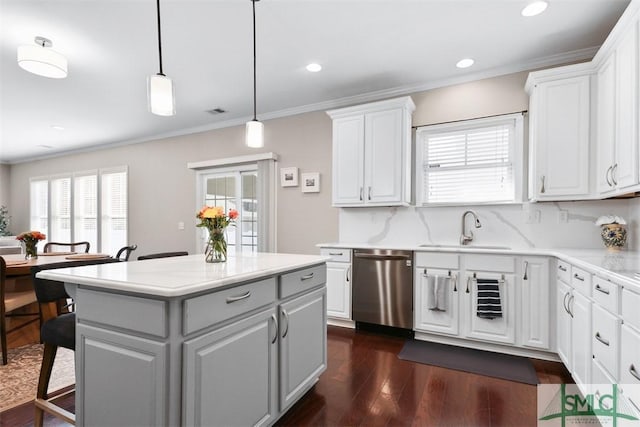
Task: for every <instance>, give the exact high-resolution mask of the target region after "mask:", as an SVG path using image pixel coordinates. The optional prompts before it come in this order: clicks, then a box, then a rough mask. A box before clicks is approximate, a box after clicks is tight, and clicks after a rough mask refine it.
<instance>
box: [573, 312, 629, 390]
mask: <svg viewBox="0 0 640 427" xmlns="http://www.w3.org/2000/svg"><path fill="white" fill-rule="evenodd" d="M619 324H620V320H619V319H618V318H617V317H616V316H614V315H613V314H611V313H609V312H608V311H606V310H605V309H603V308H602V307H600V306H598V305H595V304H594V305H593V323H592V326H593V327H592V329H591V332H592V334H593V335H592V337H593V338H592V348H593V356H594V357H595V358H596V359H598V361H599V362H600V363H601V364H602V366H603V367H604V368H605V369H606V370H607V371H608V372H609V374H611V376H612V377H613V379H614V380H615V379H617V378H618V351H619V350H620V345H619V338H618V336H619V335H618V334H619ZM575 326H576V327H580V325H575Z"/></svg>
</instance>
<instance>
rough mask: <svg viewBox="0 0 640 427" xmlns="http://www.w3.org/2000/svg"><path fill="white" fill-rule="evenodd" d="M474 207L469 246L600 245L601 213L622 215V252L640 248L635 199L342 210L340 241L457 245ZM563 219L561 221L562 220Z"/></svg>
mask: <svg viewBox="0 0 640 427" xmlns="http://www.w3.org/2000/svg"><path fill="white" fill-rule="evenodd" d="M466 210H473V211H474V212H475V213H476V214H477V215H478V218H479V219H480V222H481V224H482V227H481V228H477V229H476V228H473V221H472V218H469V217H467V229H468V230H469V229H471V230H472V231H473V233H474V235H475V238H474V240H473V242H472V244H476V245H500V246H508V247H511V248H551V249H552V248H581V249H599V248H604V245H603V243H602V240H601V238H600V228H599V227H597V226H596V225H595V224H594V223H595V221H596V219H597V218H598V217H599V216H601V215H618V216H622V217H623V218H624V219H625V220H626V221H627V223H628V226H627V231H628V239H627V245H626V249H627V250H635V251H638V250H640V249H639V247H640V238H638V232H639V220H638V219H639V218H640V199H627V200H598V201H581V202H543V203H525V204H518V205H482V206H455V207H428V208H423V207H413V206H412V207H395V208H389V207H381V208H341V209H340V214H339V222H340V225H339V233H340V237H339V239H340V243H367V244H374V245H420V244H441V245H456V244H458V243H459V239H460V234H461V231H462V229H461V227H462V214H463V213H464V212H465V211H466ZM565 218H566V222H565Z"/></svg>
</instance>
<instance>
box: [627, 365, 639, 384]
mask: <svg viewBox="0 0 640 427" xmlns="http://www.w3.org/2000/svg"><path fill="white" fill-rule="evenodd" d="M629 373H630V374H631V375H633V377H634V378H635V379H637V380H638V381H640V374H638V371H636V367H635V366H633V363H632V364H631V365H629Z"/></svg>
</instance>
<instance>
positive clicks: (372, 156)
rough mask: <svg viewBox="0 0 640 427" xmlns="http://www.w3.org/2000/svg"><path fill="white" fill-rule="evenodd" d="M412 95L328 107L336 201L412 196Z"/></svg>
mask: <svg viewBox="0 0 640 427" xmlns="http://www.w3.org/2000/svg"><path fill="white" fill-rule="evenodd" d="M413 110H415V105H414V103H413V101H412V100H411V98H410V97H403V98H396V99H390V100H387V101H380V102H374V103H370V104H365V105H359V106H355V107H347V108H341V109H338V110H332V111H328V112H327V114H328V115H329V116H330V117H331V118H332V119H333V185H332V187H333V206H406V205H408V204H409V203H410V201H411V113H412V112H413Z"/></svg>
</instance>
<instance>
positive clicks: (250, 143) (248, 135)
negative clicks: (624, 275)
mask: <svg viewBox="0 0 640 427" xmlns="http://www.w3.org/2000/svg"><path fill="white" fill-rule="evenodd" d="M257 1H260V0H251V3H252V5H253V120H250V121H248V122H247V127H246V132H245V143H246V144H247V147H251V148H260V147H264V126H263V125H262V122H260V121H258V119H257V117H256V2H257Z"/></svg>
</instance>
